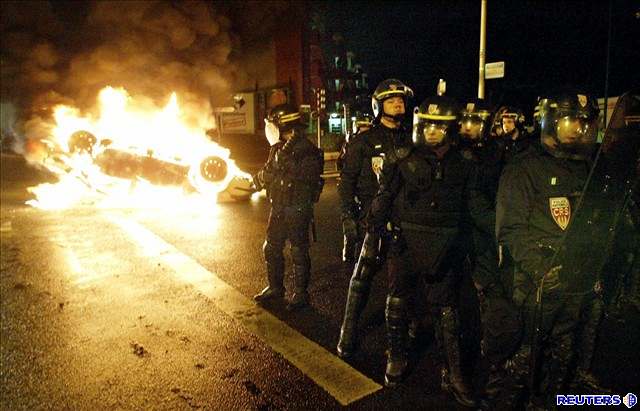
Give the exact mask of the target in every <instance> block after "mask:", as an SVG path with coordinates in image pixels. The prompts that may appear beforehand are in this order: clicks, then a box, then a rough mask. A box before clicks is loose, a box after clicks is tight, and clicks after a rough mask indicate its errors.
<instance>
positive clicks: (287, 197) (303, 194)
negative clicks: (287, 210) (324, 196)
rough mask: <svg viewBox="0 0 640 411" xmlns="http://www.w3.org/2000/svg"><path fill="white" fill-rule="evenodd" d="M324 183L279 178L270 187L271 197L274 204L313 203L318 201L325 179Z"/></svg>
mask: <svg viewBox="0 0 640 411" xmlns="http://www.w3.org/2000/svg"><path fill="white" fill-rule="evenodd" d="M320 181H322V183H307V182H301V181H292V180H288V179H284V178H277V179H276V180H275V181H273V182H272V183H271V185H270V187H269V198H270V200H271V203H272V204H279V205H283V206H288V205H295V204H307V203H310V204H313V203H316V202H318V200H319V198H320V193H321V192H322V187H323V185H324V180H322V179H320Z"/></svg>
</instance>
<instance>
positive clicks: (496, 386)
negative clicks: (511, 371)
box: [484, 365, 506, 400]
mask: <svg viewBox="0 0 640 411" xmlns="http://www.w3.org/2000/svg"><path fill="white" fill-rule="evenodd" d="M505 380H506V371H505V370H504V367H503V366H501V365H492V366H491V367H489V375H488V377H487V382H486V384H485V386H484V395H485V397H486V398H487V399H489V400H492V399H495V398H497V397H498V395H500V392H501V391H502V388H503V387H504V384H505Z"/></svg>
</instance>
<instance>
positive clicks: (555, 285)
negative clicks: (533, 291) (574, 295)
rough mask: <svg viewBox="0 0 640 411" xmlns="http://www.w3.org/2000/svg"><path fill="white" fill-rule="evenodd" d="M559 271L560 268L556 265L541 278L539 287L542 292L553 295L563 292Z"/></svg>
mask: <svg viewBox="0 0 640 411" xmlns="http://www.w3.org/2000/svg"><path fill="white" fill-rule="evenodd" d="M560 270H562V266H561V265H557V266H555V267H553V268H551V269H550V270H549V271H547V272H546V273H545V274H544V275H543V276H542V279H541V280H540V285H541V287H542V291H543V292H545V293H553V292H558V291H562V290H564V288H565V285H564V283H562V281H560Z"/></svg>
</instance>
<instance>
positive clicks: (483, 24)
mask: <svg viewBox="0 0 640 411" xmlns="http://www.w3.org/2000/svg"><path fill="white" fill-rule="evenodd" d="M486 43H487V0H480V55H479V59H480V61H479V66H478V71H479V73H478V98H482V99H483V98H484V64H485V63H484V61H485V53H486Z"/></svg>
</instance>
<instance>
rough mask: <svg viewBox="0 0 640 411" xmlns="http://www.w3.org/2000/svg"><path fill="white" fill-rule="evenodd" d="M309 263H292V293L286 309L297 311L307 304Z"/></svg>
mask: <svg viewBox="0 0 640 411" xmlns="http://www.w3.org/2000/svg"><path fill="white" fill-rule="evenodd" d="M309 268H310V267H309V265H307V264H301V265H298V264H294V265H293V295H292V296H291V299H290V300H289V303H288V304H287V310H288V311H297V310H300V309H302V308H305V307H308V306H309V300H310V298H309V292H308V291H307V287H308V286H309V275H310V273H309Z"/></svg>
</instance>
